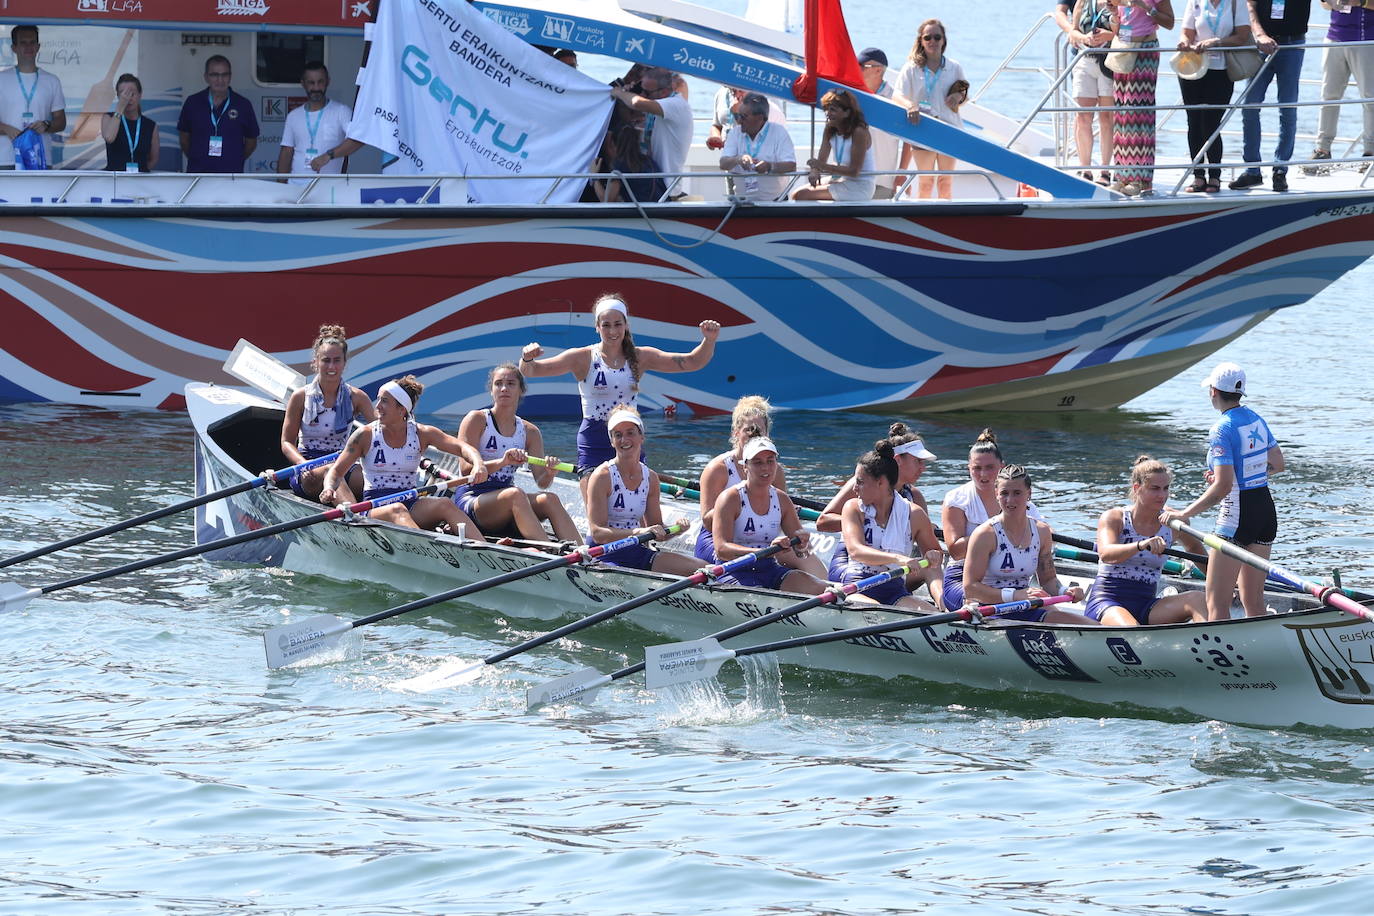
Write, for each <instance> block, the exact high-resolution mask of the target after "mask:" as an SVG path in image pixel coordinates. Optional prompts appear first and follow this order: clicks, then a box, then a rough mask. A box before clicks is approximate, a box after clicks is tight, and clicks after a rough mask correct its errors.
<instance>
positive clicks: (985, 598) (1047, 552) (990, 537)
mask: <svg viewBox="0 0 1374 916" xmlns="http://www.w3.org/2000/svg"><path fill="white" fill-rule="evenodd" d="M1030 497H1031V479H1030V474H1028V473H1026V469H1025V468H1023V467H1021V466H1020V465H1019V464H1009V465H1007V466H1006V467H1004V468H1002V470H1001V471H1000V472H999V473H998V474H997V505H998V507H999V508H1000V509H1001V510H1002V511H1001V512H1000V513H999V514H997V515H994V516H993V517H992V518H990V519H988V520H987V521H986V522H983V523H982V524H981V525H979V526H978V527H977V529H975V530H974V532H973V535H972V536H971V537H970V538H969V540H968V554H967V556H966V557H965V559H964V598H965V599H966V600H967V601H969V602H971V603H974V604H999V603H1002V602H1007V601H1021V600H1024V599H1026V598H1049V597H1051V596H1053V595H1070V596H1071V597H1072V598H1073V600H1074V601H1082V600H1083V589H1081V588H1079V587H1078V586H1076V585H1075V586H1073V587H1071V588H1069V589H1068V590H1067V591H1066V590H1065V589H1063V588H1062V587H1061V586H1060V584H1059V573H1058V572H1057V571H1056V570H1055V568H1054V544H1053V532H1051V531H1050V526H1049V525H1047V524H1045V523H1044V522H1043V521H1040V520H1038V519H1034V518H1031V516H1030V514H1029V513H1028V512H1027V510H1028V508H1029V507H1030ZM1032 575H1034V576H1035V577H1036V579H1037V580H1038V581H1039V582H1040V585H1039V586H1033V585H1031V584H1030V577H1031V576H1032ZM1002 617H1003V618H1004V619H1009V620H1026V621H1030V622H1032V623H1075V624H1079V625H1080V626H1097V621H1096V620H1093V619H1092V618H1091V617H1084V616H1083V615H1082V614H1075V613H1074V612H1073V611H1061V610H1059V609H1058V608H1056V607H1048V608H1046V607H1041V608H1032V609H1031V610H1027V611H1015V612H1013V613H1010V614H1003V615H1002Z"/></svg>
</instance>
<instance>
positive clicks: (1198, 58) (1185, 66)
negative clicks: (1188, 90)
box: [1169, 51, 1207, 80]
mask: <svg viewBox="0 0 1374 916" xmlns="http://www.w3.org/2000/svg"><path fill="white" fill-rule="evenodd" d="M1169 63H1170V65H1171V66H1172V67H1173V68H1174V73H1175V75H1177V76H1178V78H1179V79H1185V80H1200V79H1202V78H1203V77H1204V76H1206V75H1207V61H1206V59H1205V58H1203V56H1202V55H1201V54H1199V53H1198V52H1196V51H1179V52H1178V53H1177V54H1175V55H1174V56H1173V59H1172V60H1170V61H1169Z"/></svg>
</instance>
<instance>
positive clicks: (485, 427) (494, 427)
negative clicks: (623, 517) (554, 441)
mask: <svg viewBox="0 0 1374 916" xmlns="http://www.w3.org/2000/svg"><path fill="white" fill-rule="evenodd" d="M527 387H528V383H527V382H526V381H525V377H524V376H523V375H521V374H520V367H519V366H517V365H515V363H511V362H506V363H502V364H501V365H499V366H497V367H496V368H494V369H492V370H491V374H490V375H488V376H487V388H488V390H489V391H490V393H491V407H489V408H488V409H486V410H474V411H471V412H469V413H468V415H467V416H465V417H463V422H462V423H461V424H459V426H458V438H459V439H462V440H463V441H464V442H466V443H467V444H468V445H470V446H472V447H473V448H475V449H477V450H478V451H479V452H481V454H482V457H483V459H485V462H486V466H487V474H488V477H487V479H486V480H485V481H483V482H482V483H477V484H471V485H469V486H466V487H460V488H459V489H458V492H457V493H455V494H453V501H454V502H455V503H457V504H458V508H460V509H462V510H463V512H465V513H466V514H467V515H468V516H469V517H470V518H472V519H474V520H475V521H476V522H477V524H479V525H481V526H482V530H483V531H487V532H490V533H491V534H493V535H496V534H501V533H505V534H513V535H517V536H519V537H522V538H524V539H525V540H528V541H548V540H549V535H548V532H547V531H545V530H544V525H543V523H544V521H548V522H549V523H550V524H551V525H552V526H553V533H554V538H555V539H557V540H560V541H569V542H576V541H578V540H579V539H580V538H581V535H580V534H579V533H578V530H577V526H576V525H574V524H573V520H572V518H571V517H570V516H569V515H568V510H567V509H565V508H564V507H563V502H562V500H560V499H559V498H558V496H557V495H556V494H554V493H549V492H543V493H533V494H531V493H526V492H525V491H524V490H522V489H520V488H519V487H517V486H516V485H515V469H516V468H518V467H519V466H520V465H522V464H524V463H525V460H526V457H527V455H530V454H533V455H540V454H542V453H543V451H544V436H543V435H542V434H541V433H540V431H539V427H538V426H535V425H534V424H533V423H531V422H530V421H528V420H525V419H522V418H521V417H519V416H517V415H516V413H515V408H516V407H517V406H519V404H520V398H521V396H522V395H524V393H525V389H526V388H527ZM557 464H558V459H557V458H554V457H552V456H549V455H545V456H544V464H543V465H542V466H539V465H532V466H531V467H530V473H531V474H533V475H534V480H535V483H537V484H539V486H540V488H541V489H547V488H548V486H549V484H550V483H552V482H553V478H554V476H555V475H556V474H557V473H558V472H557V471H556V470H555V469H554V466H555V465H557ZM511 529H514V530H511Z"/></svg>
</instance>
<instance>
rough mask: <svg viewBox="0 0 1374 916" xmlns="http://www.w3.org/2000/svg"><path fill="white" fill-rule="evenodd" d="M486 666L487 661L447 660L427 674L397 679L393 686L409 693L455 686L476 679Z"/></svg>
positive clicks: (426, 691) (427, 691)
mask: <svg viewBox="0 0 1374 916" xmlns="http://www.w3.org/2000/svg"><path fill="white" fill-rule="evenodd" d="M486 666H487V663H486V662H483V661H478V662H463V661H457V662H449V663H448V664H446V665H443V666H441V667H439V668H436V669H434V670H433V671H431V672H429V673H428V674H417V675H415V677H409V678H406V679H405V680H404V681H397V682H396V684H395V685H394V686H395V687H396V689H397V690H408V691H410V692H411V693H429V692H430V691H432V690H439V689H441V688H444V687H457V686H459V685H461V684H470V683H472V682H473V681H475V680H477V678H478V677H480V676H481V673H482V669H483V668H485V667H486Z"/></svg>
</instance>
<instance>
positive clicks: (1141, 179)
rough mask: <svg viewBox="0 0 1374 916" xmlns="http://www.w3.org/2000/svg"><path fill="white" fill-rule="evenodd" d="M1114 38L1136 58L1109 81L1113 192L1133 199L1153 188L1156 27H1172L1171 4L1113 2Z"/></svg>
mask: <svg viewBox="0 0 1374 916" xmlns="http://www.w3.org/2000/svg"><path fill="white" fill-rule="evenodd" d="M1113 3H1114V4H1115V6H1116V16H1115V17H1114V20H1115V23H1116V37H1117V38H1118V39H1121V40H1122V41H1127V42H1130V43H1131V47H1129V48H1123V49H1122V50H1123V51H1124V52H1126V53H1127V54H1134V55H1135V64H1134V66H1133V67H1132V68H1131V69H1130V70H1128V71H1127V72H1125V73H1121V72H1117V73H1116V74H1115V76H1114V77H1113V80H1112V90H1113V92H1112V103H1113V104H1114V105H1115V106H1116V107H1117V108H1119V109H1123V110H1121V111H1118V112H1117V113H1116V118H1115V123H1116V130H1115V131H1114V132H1113V137H1112V138H1113V146H1114V147H1115V150H1116V164H1117V170H1116V181H1115V182H1114V183H1113V184H1112V189H1113V190H1116V191H1120V192H1121V193H1123V194H1126V195H1128V196H1131V197H1134V196H1135V195H1137V194H1140V193H1142V192H1144V191H1149V190H1151V189H1152V187H1153V186H1154V169H1153V166H1154V164H1155V111H1154V105H1155V80H1156V79H1157V77H1158V76H1159V41H1158V39H1157V38H1156V33H1157V32H1158V31H1159V29H1161V28H1164V29H1171V28H1173V26H1174V11H1173V7H1171V6H1170V5H1169V0H1113Z"/></svg>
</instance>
